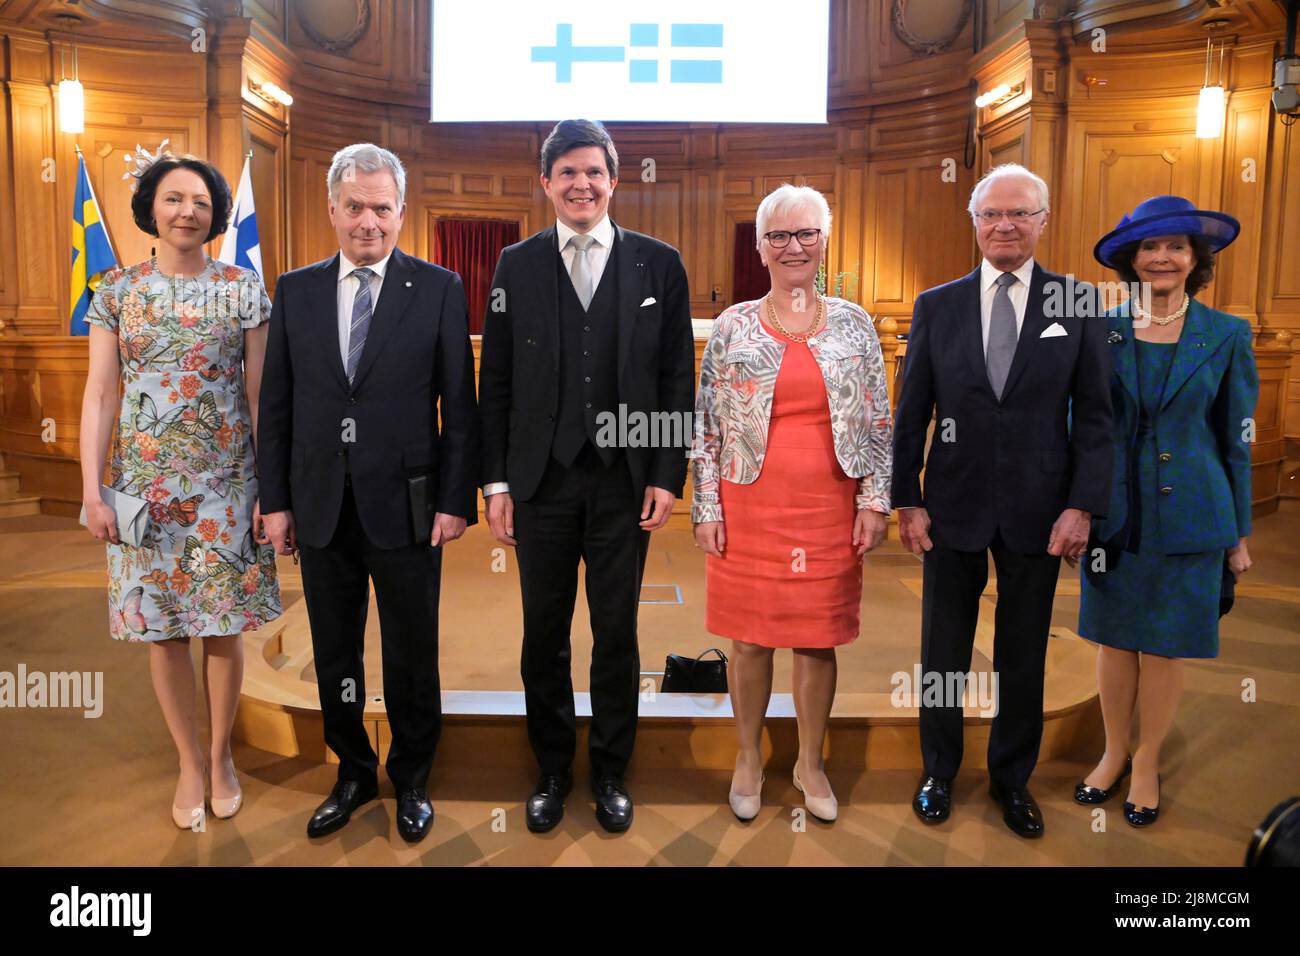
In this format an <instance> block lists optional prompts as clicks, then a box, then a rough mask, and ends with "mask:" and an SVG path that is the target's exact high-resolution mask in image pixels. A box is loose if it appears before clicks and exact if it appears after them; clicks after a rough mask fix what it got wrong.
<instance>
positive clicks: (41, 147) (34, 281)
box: [9, 80, 76, 335]
mask: <svg viewBox="0 0 1300 956" xmlns="http://www.w3.org/2000/svg"><path fill="white" fill-rule="evenodd" d="M9 102H10V110H11V112H10V127H11V131H12V136H13V183H14V193H13V215H14V220H15V222H17V223H22V224H23V226H24V231H23V239H22V241H21V242H19V243H18V249H17V257H16V258H17V275H16V279H17V281H16V283H15V286H16V289H17V294H18V306H17V309H16V310H15V314H14V327H15V329H16V330H17V331H18V332H20V333H22V334H24V335H32V334H41V333H44V334H56V333H58V332H60V331H62V322H61V315H60V313H61V311H62V310H61V309H60V304H61V303H63V302H66V301H67V297H68V296H67V292H66V291H62V289H63V285H61V279H62V278H63V275H64V273H63V271H62V270H61V269H60V259H61V257H60V254H61V253H62V255H63V256H66V255H67V254H68V249H69V247H68V245H67V242H66V241H65V242H64V243H63V245H62V248H60V245H59V243H58V241H57V238H56V237H57V236H58V231H57V230H56V226H55V224H56V223H57V222H60V221H61V222H64V223H66V222H67V214H66V212H65V214H64V216H63V219H62V220H60V219H59V218H58V209H59V206H58V197H59V192H60V190H59V181H60V180H64V179H66V180H68V181H69V182H71V183H73V184H74V185H75V170H76V166H75V164H74V165H72V166H69V165H68V164H67V163H66V162H64V163H57V154H56V152H55V143H54V122H55V116H54V102H53V98H52V97H51V95H50V89H49V87H48V86H47V85H43V84H42V85H36V84H32V83H26V82H19V81H17V80H11V81H10V83H9ZM47 160H48V161H51V162H55V165H54V166H53V167H52V168H53V171H54V174H55V177H56V178H55V179H54V180H52V181H51V180H50V179H49V178H48V172H49V170H50V169H51V167H50V166H49V165H48V164H47ZM43 173H44V174H45V175H42V174H43ZM71 201H72V193H71V192H69V193H68V208H69V209H70V208H71ZM65 229H66V226H65Z"/></svg>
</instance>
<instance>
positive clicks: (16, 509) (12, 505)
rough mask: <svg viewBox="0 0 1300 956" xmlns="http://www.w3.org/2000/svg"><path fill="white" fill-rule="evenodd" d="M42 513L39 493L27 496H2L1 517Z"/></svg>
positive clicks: (0, 499)
mask: <svg viewBox="0 0 1300 956" xmlns="http://www.w3.org/2000/svg"><path fill="white" fill-rule="evenodd" d="M40 513H41V499H40V497H39V496H38V495H32V496H29V497H25V498H0V518H17V517H20V516H23V515H38V514H40Z"/></svg>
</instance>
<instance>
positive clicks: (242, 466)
mask: <svg viewBox="0 0 1300 956" xmlns="http://www.w3.org/2000/svg"><path fill="white" fill-rule="evenodd" d="M144 155H145V156H146V157H148V160H149V161H148V162H141V163H139V168H138V169H137V170H136V172H135V174H134V175H135V177H136V185H135V190H136V191H135V196H134V198H133V199H132V202H131V209H132V212H133V214H134V217H135V221H136V224H137V225H138V226H139V227H140V228H141V229H143V230H144V231H145V232H147V233H148V234H149V235H151V236H156V237H157V239H158V245H157V250H156V251H157V255H156V256H155V257H154V258H151V259H149V260H148V261H146V262H141V263H139V264H137V265H134V266H130V267H127V268H123V269H116V270H114V271H112V272H110V273H108V274H107V275H105V276H104V279H103V281H102V282H101V284H100V286H99V288H98V290H97V291H96V293H95V297H94V300H93V301H92V303H91V306H90V309H89V311H88V312H87V315H86V321H87V322H88V323H89V324H90V326H91V329H90V371H89V375H88V377H87V381H86V393H85V399H84V402H83V405H82V417H81V463H82V482H83V498H84V500H85V505H86V518H87V525H88V527H89V529H90V532H91V534H93V535H94V536H95V537H96V538H99V539H101V540H104V541H106V542H108V579H109V628H110V632H111V634H112V636H113V638H115V639H117V640H124V641H144V642H148V643H149V644H150V671H151V673H152V676H153V685H154V691H155V693H156V694H157V696H158V702H159V704H160V705H161V707H162V711H163V716H164V717H165V718H166V721H167V728H168V730H170V731H171V735H172V739H173V740H174V741H175V744H176V749H177V751H178V752H179V755H180V777H179V779H178V781H177V784H176V793H175V796H174V798H173V801H172V819H173V820H174V821H175V823H176V825H177V826H179V827H182V828H194V829H197V828H198V827H197V826H196V823H198V822H200V821H202V819H203V816H204V791H205V783H206V781H205V776H206V774H205V770H206V768H207V767H208V766H209V765H210V767H211V771H212V780H211V787H212V810H213V813H214V815H216V816H218V817H229V816H233V815H234V813H235V812H236V811H237V810H238V809H239V805H240V801H241V792H240V787H239V780H238V778H237V776H236V775H235V768H234V764H233V762H232V758H231V751H230V732H231V727H232V725H233V723H234V717H235V708H236V706H237V705H238V703H239V690H240V684H241V683H242V680H243V670H244V659H243V642H242V640H241V639H240V635H241V633H242V632H243V631H245V630H248V629H249V628H256V627H260V626H261V625H263V624H265V623H266V622H267V621H270V620H272V619H274V618H276V617H278V616H279V615H280V589H279V583H278V581H277V579H276V571H275V556H274V552H273V551H272V549H271V548H270V547H269V546H263V544H264V541H263V542H262V543H259V539H264V538H265V536H264V535H263V534H262V531H261V528H260V524H261V522H260V515H259V514H258V512H257V478H256V473H255V470H254V460H253V444H252V436H253V435H254V434H256V422H257V395H258V388H259V386H260V383H261V376H262V358H263V355H264V354H265V348H266V332H267V327H266V324H265V323H266V322H267V320H268V319H269V317H270V311H271V307H270V303H269V302H268V300H267V297H266V293H265V292H264V291H263V290H262V287H261V283H260V282H259V281H258V278H257V275H256V274H255V273H254V272H252V271H250V270H247V269H241V268H239V267H236V266H229V265H224V264H222V263H218V262H214V261H213V260H212V259H211V258H210V257H209V256H208V255H207V253H206V252H205V251H204V243H205V242H208V241H209V240H211V239H213V238H215V237H217V236H220V235H221V234H222V233H223V232H225V229H226V224H227V222H228V220H229V217H230V208H231V195H230V187H229V186H228V185H227V183H226V181H225V179H224V178H223V177H222V176H221V173H220V172H218V171H217V170H216V169H215V168H214V167H213V166H211V165H209V164H208V163H206V162H204V161H202V160H199V159H195V158H194V157H190V156H185V157H181V158H177V157H175V156H172V155H171V154H169V153H162V152H161V150H160V151H159V156H158V157H149V156H148V154H147V153H146V154H144ZM119 381H120V382H121V383H122V385H124V386H125V387H124V389H123V390H122V391H123V394H122V398H121V405H120V408H119V405H118V394H119ZM114 417H117V419H118V427H117V433H116V435H115V436H114V435H113V421H114ZM110 438H113V442H112V449H113V457H112V469H111V477H110V486H111V487H112V488H113V489H115V490H117V491H120V492H123V493H124V494H127V495H132V496H135V497H138V498H144V499H145V500H146V501H148V511H149V520H148V527H147V530H146V532H145V535H144V541H143V543H142V544H141V546H140V547H132V546H131V545H129V544H126V543H124V542H122V541H121V539H120V537H119V535H118V528H117V527H116V521H115V515H114V511H113V509H112V508H110V507H108V506H107V505H106V504H105V503H104V502H103V500H102V499H101V493H100V483H101V480H102V466H103V463H104V460H105V456H106V452H107V450H108V446H109V441H110ZM191 637H200V638H202V639H203V641H202V643H203V681H204V687H205V689H206V692H207V698H208V708H209V720H210V724H211V749H210V751H209V753H208V754H206V755H205V754H204V752H203V750H202V748H201V746H200V744H199V740H198V734H197V727H196V718H195V686H194V685H195V681H194V665H193V661H192V659H191V657H190V648H189V640H190V638H191Z"/></svg>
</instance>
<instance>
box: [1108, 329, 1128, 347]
mask: <svg viewBox="0 0 1300 956" xmlns="http://www.w3.org/2000/svg"><path fill="white" fill-rule="evenodd" d="M1106 341H1107V342H1108V343H1110V344H1111V345H1118V344H1119V343H1121V342H1123V341H1124V336H1123V335H1121V334H1120V333H1119V332H1112V333H1110V335H1108V336H1106Z"/></svg>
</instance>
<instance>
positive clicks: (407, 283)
mask: <svg viewBox="0 0 1300 956" xmlns="http://www.w3.org/2000/svg"><path fill="white" fill-rule="evenodd" d="M406 287H407V288H408V289H409V288H410V287H411V281H410V280H409V279H408V280H407V281H406Z"/></svg>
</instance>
